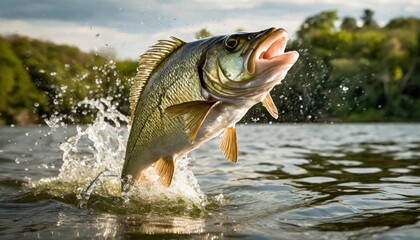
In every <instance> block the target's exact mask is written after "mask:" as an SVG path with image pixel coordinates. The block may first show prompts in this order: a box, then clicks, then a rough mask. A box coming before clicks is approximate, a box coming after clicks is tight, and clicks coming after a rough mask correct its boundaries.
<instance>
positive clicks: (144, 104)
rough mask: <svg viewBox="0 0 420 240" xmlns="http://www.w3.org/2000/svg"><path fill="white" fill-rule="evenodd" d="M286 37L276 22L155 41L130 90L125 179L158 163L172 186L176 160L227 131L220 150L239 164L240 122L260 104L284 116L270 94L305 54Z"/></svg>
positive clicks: (137, 176) (166, 182)
mask: <svg viewBox="0 0 420 240" xmlns="http://www.w3.org/2000/svg"><path fill="white" fill-rule="evenodd" d="M286 41H287V34H286V32H285V31H284V30H283V29H275V28H270V29H267V30H264V31H261V32H257V33H240V34H233V35H230V36H216V37H212V38H208V39H202V40H198V41H195V42H190V43H185V42H183V41H181V40H179V39H177V38H174V37H172V39H171V40H160V41H158V43H157V44H156V45H154V46H152V47H151V48H150V49H149V50H148V51H147V52H146V53H145V54H143V55H142V56H141V57H140V59H139V68H138V72H137V75H136V77H135V78H134V82H133V86H132V88H131V92H130V112H131V118H130V123H131V125H132V126H131V131H130V135H129V138H128V142H127V148H126V156H125V162H124V167H123V171H122V174H121V175H122V178H123V179H125V180H124V181H123V185H124V184H126V183H127V179H129V177H128V176H132V177H133V179H134V180H137V181H138V180H140V179H141V176H142V171H143V170H144V169H146V168H147V167H149V166H151V165H154V167H155V170H156V171H157V173H158V175H159V177H160V178H159V182H160V183H162V184H163V185H165V186H169V185H170V183H171V180H172V175H173V171H174V164H175V160H176V159H177V158H178V157H180V156H182V155H184V154H187V153H188V152H190V151H192V150H194V149H195V148H197V147H198V146H200V145H201V144H202V143H203V142H206V141H208V140H210V139H212V138H214V137H216V136H217V135H219V134H221V133H222V132H223V131H224V133H223V136H222V138H221V142H220V148H221V150H222V151H223V153H224V155H225V157H226V159H227V160H229V161H231V162H234V163H236V161H237V143H236V130H235V124H236V123H237V122H238V121H239V120H240V119H241V118H242V117H243V116H244V115H245V114H246V112H247V111H248V110H249V109H250V108H251V107H252V106H253V105H255V104H257V103H259V102H263V104H264V106H265V107H266V108H267V109H268V111H269V113H270V114H271V115H272V116H273V117H277V113H278V111H277V108H276V107H275V105H274V103H273V102H272V99H271V97H270V96H269V92H270V91H271V89H272V88H273V87H274V86H275V85H276V84H278V83H279V81H280V80H282V79H283V78H284V76H285V74H286V72H287V71H288V69H290V67H291V66H292V65H293V64H294V62H295V61H296V60H297V56H298V54H297V53H296V52H288V53H284V48H285V45H286ZM255 56H258V58H256V57H255ZM251 70H252V71H251ZM123 188H124V187H123Z"/></svg>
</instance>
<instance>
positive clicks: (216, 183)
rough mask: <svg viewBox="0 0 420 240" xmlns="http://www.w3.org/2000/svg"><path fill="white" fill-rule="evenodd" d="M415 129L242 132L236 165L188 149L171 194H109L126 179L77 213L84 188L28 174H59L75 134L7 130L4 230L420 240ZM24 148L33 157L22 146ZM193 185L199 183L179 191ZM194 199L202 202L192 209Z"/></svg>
mask: <svg viewBox="0 0 420 240" xmlns="http://www.w3.org/2000/svg"><path fill="white" fill-rule="evenodd" d="M40 130H41V132H42V133H39V131H40ZM419 130H420V125H418V124H365V125H362V124H354V125H353V124H343V125H276V126H271V125H252V126H249V125H248V126H239V127H238V141H239V143H238V147H239V161H238V164H231V163H229V162H228V161H226V160H225V159H224V157H223V155H222V154H221V153H220V152H219V150H218V142H217V139H215V140H214V141H211V142H209V143H207V144H205V145H203V146H202V147H201V148H199V149H198V150H197V151H195V152H194V153H192V154H190V157H191V158H192V159H191V160H190V161H189V163H188V161H186V162H185V161H184V162H182V161H181V162H180V166H179V167H180V169H181V170H180V171H181V172H185V173H186V172H188V171H190V173H191V174H192V173H194V174H193V175H188V176H189V177H185V178H183V179H182V181H181V180H178V183H179V185H178V186H176V187H175V188H174V189H172V190H169V191H173V192H172V195H167V196H168V197H169V198H168V197H159V196H164V191H165V189H158V186H157V185H156V186H155V185H148V187H147V188H146V187H143V188H142V187H140V188H138V189H137V191H138V192H135V194H132V195H128V196H127V195H125V196H124V195H120V194H118V193H115V192H113V191H109V189H108V190H107V188H108V187H107V186H108V185H107V184H110V185H111V186H114V185H118V184H119V182H118V181H115V182H112V181H114V180H104V182H103V183H101V184H100V187H98V189H96V190H95V192H94V193H93V194H92V196H91V197H90V198H89V199H88V201H87V205H86V207H85V208H83V209H81V208H78V207H77V206H78V205H77V202H78V200H79V197H80V191H79V192H78V191H77V188H78V187H80V186H85V185H83V184H85V183H83V184H82V185H80V186H79V185H77V183H76V182H67V183H65V184H61V185H60V184H55V185H54V187H55V188H49V189H42V188H38V189H34V188H22V183H25V182H27V181H28V180H27V179H28V178H32V179H33V181H36V179H41V178H44V179H51V177H56V176H57V174H58V173H57V171H58V170H57V169H59V167H60V159H62V157H61V156H60V154H59V151H57V150H56V148H57V147H56V146H57V143H59V142H63V141H65V135H70V136H73V135H74V134H75V129H72V128H71V127H70V128H68V129H67V130H66V131H65V132H63V133H60V134H61V135H60V134H58V135H57V134H56V135H54V136H52V135H46V136H44V135H43V134H44V132H43V131H45V129H42V128H33V129H17V128H14V129H11V128H5V129H0V132H1V133H2V134H0V144H1V145H0V150H1V152H0V174H1V175H0V176H1V177H0V192H1V195H0V233H1V234H2V235H3V236H5V238H15V237H22V236H24V237H27V238H36V237H41V238H56V237H60V238H75V237H81V238H95V237H97V238H129V239H136V238H140V239H144V238H148V239H189V238H192V239H196V238H199V239H218V238H245V239H255V238H269V239H272V238H282V239H314V238H315V239H319V238H326V239H329V238H334V239H346V238H354V239H365V238H390V239H393V238H397V237H398V238H404V239H405V238H416V237H418V236H420V217H419V216H420V200H419V199H420V134H418V132H420V131H419ZM26 132H29V133H30V136H38V135H36V133H39V135H40V136H41V137H40V138H37V142H38V147H34V146H33V140H28V139H27V137H26V138H25V137H22V135H25V133H26ZM66 132H67V133H66ZM4 133H6V134H4ZM8 140H11V141H10V142H9V141H8ZM39 145H41V146H39ZM81 145H83V141H82V142H81ZM85 146H86V145H85ZM28 148H32V151H31V152H28V151H26V150H22V149H28ZM84 151H85V152H83V151H80V152H78V153H77V154H78V157H80V159H85V160H86V159H87V160H89V159H90V158H91V157H92V156H95V154H92V151H91V150H89V148H86V149H85V150H84ZM22 154H25V156H23V157H22V156H21V155H22ZM16 156H20V163H19V164H16V162H15V158H16ZM82 162H83V163H87V162H88V161H82ZM52 163H54V165H55V166H56V168H50V166H51V165H52ZM75 163H77V162H75ZM109 163H111V162H109V161H108V162H107V164H109ZM186 164H189V166H188V168H187V166H186ZM44 165H46V166H49V168H45V167H43V166H44ZM111 165H112V163H111ZM76 166H77V164H76V165H72V167H71V168H66V169H70V170H71V169H72V168H76ZM25 169H30V170H25ZM181 176H182V175H181ZM25 177H27V178H25ZM188 179H190V180H188ZM56 180H57V179H56ZM60 181H61V183H63V182H62V181H63V180H60ZM183 181H186V182H183ZM188 181H197V182H196V183H194V184H197V185H194V184H192V185H191V184H190V183H189V184H190V186H194V188H189V187H184V188H183V186H186V183H187V182H188ZM84 182H86V184H87V183H88V182H89V180H86V179H85V181H84ZM71 183H72V184H75V185H76V186H75V187H72V186H69V185H68V184H71ZM36 186H41V185H36ZM43 186H44V187H45V185H43ZM111 188H112V187H111ZM81 189H82V190H83V188H81ZM51 190H54V191H51ZM73 190H74V191H73ZM153 192H154V193H153ZM187 192H190V193H194V195H191V196H189V195H187ZM175 193H177V194H178V195H176V194H175ZM181 193H182V194H181ZM197 193H198V194H197ZM162 194H163V195H162ZM174 194H175V195H174ZM136 196H137V197H136ZM139 196H140V197H139ZM173 196H177V197H174V198H171V197H173ZM188 199H195V200H194V201H198V202H196V203H194V204H186V202H188ZM198 206H201V207H198Z"/></svg>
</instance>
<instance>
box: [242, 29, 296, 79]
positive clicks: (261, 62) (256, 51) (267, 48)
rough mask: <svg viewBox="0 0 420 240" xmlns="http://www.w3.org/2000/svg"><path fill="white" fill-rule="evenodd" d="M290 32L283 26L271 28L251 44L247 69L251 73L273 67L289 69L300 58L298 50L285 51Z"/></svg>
mask: <svg viewBox="0 0 420 240" xmlns="http://www.w3.org/2000/svg"><path fill="white" fill-rule="evenodd" d="M287 40H288V34H287V32H286V30H284V29H283V28H277V29H276V28H269V29H267V30H265V31H263V32H262V33H260V34H259V35H258V36H256V38H255V40H254V43H253V44H251V47H250V49H249V50H248V51H249V53H248V54H247V55H248V56H249V57H248V59H247V61H246V65H245V67H246V69H247V71H248V72H249V73H250V74H258V73H261V72H264V71H267V70H269V69H271V68H273V67H274V68H287V69H289V68H290V67H291V66H292V65H293V64H294V63H295V62H296V60H297V59H298V57H299V54H298V53H297V52H296V51H289V52H285V49H286V44H287Z"/></svg>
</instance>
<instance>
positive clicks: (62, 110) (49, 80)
mask: <svg viewBox="0 0 420 240" xmlns="http://www.w3.org/2000/svg"><path fill="white" fill-rule="evenodd" d="M360 20H361V22H362V24H361V25H360V26H359V25H358V24H357V20H356V19H355V18H353V17H343V18H342V19H341V20H340V18H339V16H338V13H337V12H336V11H323V12H320V13H319V14H316V15H314V16H310V17H308V18H306V19H305V21H304V22H303V23H302V24H301V26H300V28H299V30H298V31H297V34H296V38H295V39H294V40H292V41H289V44H288V47H287V48H288V49H294V50H297V51H299V53H300V58H299V60H298V62H297V63H296V64H295V66H294V67H293V68H292V69H291V70H290V72H289V74H288V75H287V77H286V78H285V80H283V81H282V84H280V85H278V86H277V87H275V88H274V89H273V91H272V97H273V100H274V101H275V103H276V105H277V107H278V109H279V119H278V120H275V119H272V118H271V117H270V116H269V114H268V113H267V112H266V111H265V109H263V107H262V106H261V104H258V105H257V106H255V107H254V108H252V109H251V111H250V112H249V113H248V114H247V115H246V117H245V118H244V120H243V121H244V122H275V121H280V122H302V121H315V122H326V121H328V122H329V121H419V120H420V19H418V18H413V17H409V18H396V19H392V20H391V21H389V22H388V23H387V24H386V25H385V26H379V25H378V24H377V22H376V21H375V19H374V12H373V11H371V10H365V11H364V12H363V14H362V16H361V17H360ZM339 21H341V22H339ZM337 23H340V24H337ZM336 26H339V27H336ZM238 31H243V30H242V29H238ZM211 35H212V34H211V33H210V32H209V31H208V30H206V29H202V30H200V31H198V32H197V34H196V37H197V38H202V37H208V36H211ZM136 68H137V61H135V60H117V59H115V58H112V57H111V56H103V55H100V54H98V53H84V52H81V51H80V50H79V49H78V48H76V47H72V46H67V45H57V44H53V43H50V42H45V41H40V40H35V39H30V38H27V37H23V36H17V35H11V36H0V85H1V87H0V125H3V124H8V125H10V124H22V125H24V124H37V123H41V124H42V123H44V119H45V118H50V117H51V116H54V115H57V116H59V115H60V116H66V117H65V118H64V119H65V121H69V122H71V123H88V122H90V121H92V116H94V114H91V113H94V109H86V108H84V107H83V106H79V107H76V106H77V103H78V102H80V101H81V100H82V99H84V98H86V97H89V98H94V99H95V98H108V99H110V100H112V101H113V102H114V104H115V106H118V109H119V110H120V111H121V112H123V113H125V114H128V113H129V110H128V109H129V101H128V96H129V86H130V81H131V80H132V78H133V77H134V75H135V73H136Z"/></svg>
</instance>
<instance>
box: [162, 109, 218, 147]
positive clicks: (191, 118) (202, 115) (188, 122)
mask: <svg viewBox="0 0 420 240" xmlns="http://www.w3.org/2000/svg"><path fill="white" fill-rule="evenodd" d="M219 103H220V102H219V101H218V102H213V101H192V102H185V103H181V104H177V105H173V106H170V107H168V108H166V109H165V111H166V113H168V114H169V115H171V116H173V117H178V116H183V117H184V120H185V132H187V134H189V138H188V141H189V142H190V143H194V140H195V137H196V136H197V133H198V130H200V127H201V125H202V124H203V122H204V120H205V119H206V117H207V115H208V114H209V112H210V111H211V110H212V109H213V108H214V107H215V106H216V105H217V104H219Z"/></svg>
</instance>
